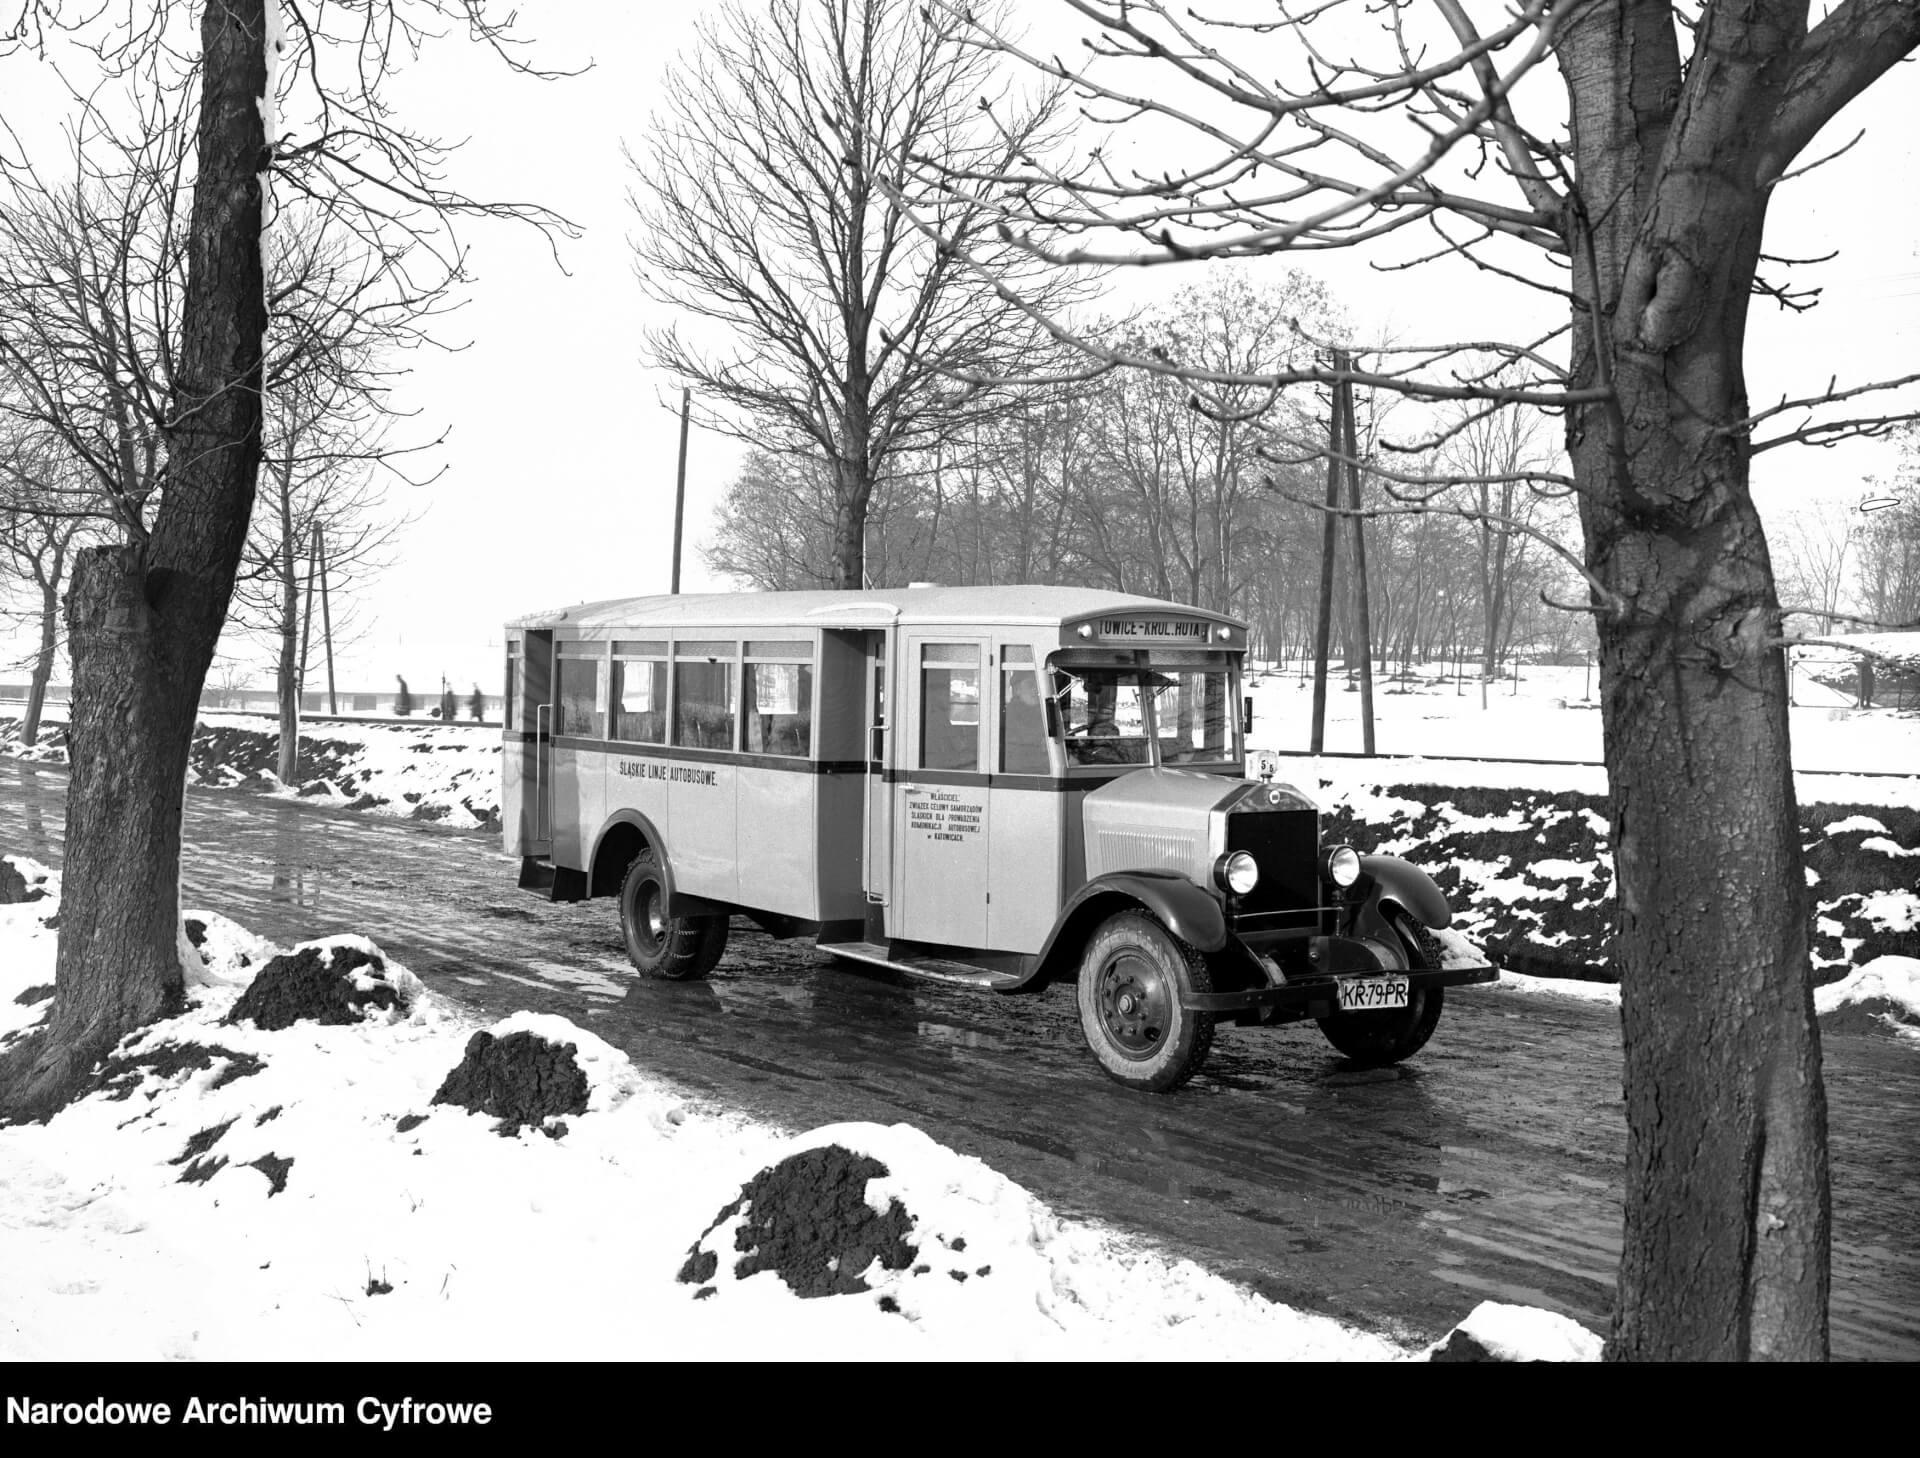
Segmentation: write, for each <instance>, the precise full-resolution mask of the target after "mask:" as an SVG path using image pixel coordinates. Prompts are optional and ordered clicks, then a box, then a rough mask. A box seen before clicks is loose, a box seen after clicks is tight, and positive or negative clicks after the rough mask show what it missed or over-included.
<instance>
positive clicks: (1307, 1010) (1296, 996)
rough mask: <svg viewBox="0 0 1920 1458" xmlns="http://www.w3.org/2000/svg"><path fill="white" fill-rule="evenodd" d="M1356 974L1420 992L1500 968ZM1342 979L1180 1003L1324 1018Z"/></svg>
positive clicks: (1202, 995)
mask: <svg viewBox="0 0 1920 1458" xmlns="http://www.w3.org/2000/svg"><path fill="white" fill-rule="evenodd" d="M1355 974H1356V975H1363V976H1382V977H1386V976H1400V977H1405V978H1406V979H1407V983H1408V987H1409V989H1410V990H1412V991H1418V990H1419V989H1420V988H1423V987H1460V986H1464V985H1467V984H1471V983H1476V982H1492V981H1494V980H1495V979H1497V978H1498V977H1499V976H1500V969H1499V968H1497V967H1495V966H1493V965H1492V964H1491V963H1489V964H1487V965H1485V966H1481V967H1444V968H1440V969H1437V970H1436V969H1432V968H1412V969H1407V970H1404V971H1401V972H1390V971H1388V970H1387V969H1384V968H1380V967H1378V966H1376V967H1374V968H1373V969H1372V970H1371V971H1369V972H1366V973H1361V972H1360V971H1359V969H1357V968H1356V969H1355ZM1338 980H1339V978H1338V977H1337V976H1335V975H1334V974H1331V973H1328V974H1324V975H1323V974H1316V975H1314V976H1311V977H1296V978H1292V979H1290V980H1288V981H1286V982H1282V983H1279V984H1277V985H1275V986H1272V987H1248V988H1240V989H1237V990H1235V991H1231V992H1192V991H1189V992H1186V993H1183V994H1182V996H1181V998H1180V1005H1181V1006H1182V1007H1185V1008H1191V1009H1192V1010H1193V1011H1195V1012H1207V1013H1255V1014H1267V1015H1268V1016H1270V1017H1271V1016H1273V1015H1278V1016H1277V1017H1275V1019H1274V1020H1276V1021H1286V1022H1292V1021H1294V1020H1296V1019H1299V1018H1324V1017H1328V1016H1331V1015H1332V1014H1333V1013H1334V1012H1335V1011H1336V1010H1337V1008H1336V1003H1335V993H1334V984H1335V983H1336V982H1337V981H1338Z"/></svg>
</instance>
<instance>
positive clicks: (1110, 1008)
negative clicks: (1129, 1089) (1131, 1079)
mask: <svg viewBox="0 0 1920 1458" xmlns="http://www.w3.org/2000/svg"><path fill="white" fill-rule="evenodd" d="M1171 1010H1172V1003H1171V998H1170V996H1169V992H1168V988H1167V985H1166V980H1165V979H1164V978H1163V977H1162V976H1161V975H1160V972H1159V969H1157V968H1156V967H1154V966H1153V965H1152V964H1151V963H1149V962H1147V961H1146V960H1145V959H1144V958H1141V957H1137V956H1133V955H1131V954H1125V953H1123V954H1122V955H1120V956H1118V957H1115V958H1114V959H1113V960H1112V961H1111V962H1109V963H1108V964H1107V965H1106V967H1105V968H1103V969H1102V970H1101V974H1100V1021H1101V1025H1102V1027H1103V1028H1104V1029H1105V1031H1106V1034H1107V1037H1108V1039H1109V1040H1110V1041H1111V1042H1112V1043H1113V1044H1114V1046H1116V1047H1118V1048H1120V1049H1122V1050H1124V1051H1125V1052H1127V1053H1130V1054H1136V1055H1145V1054H1150V1053H1152V1052H1154V1051H1155V1050H1156V1049H1158V1048H1159V1046H1160V1045H1161V1043H1163V1042H1164V1041H1165V1040H1166V1036H1167V1026H1168V1023H1169V1022H1170V1021H1171V1018H1170V1013H1171Z"/></svg>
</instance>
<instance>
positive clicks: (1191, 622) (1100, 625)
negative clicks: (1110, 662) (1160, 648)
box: [1093, 618, 1210, 643]
mask: <svg viewBox="0 0 1920 1458" xmlns="http://www.w3.org/2000/svg"><path fill="white" fill-rule="evenodd" d="M1093 626H1094V634H1095V636H1096V637H1100V638H1108V639H1114V640H1118V641H1122V642H1129V643H1204V642H1206V641H1207V633H1208V629H1209V627H1210V625H1209V624H1208V623H1207V622H1206V621H1205V620H1203V619H1200V618H1101V619H1099V620H1098V621H1097V622H1096V623H1095V624H1094V625H1093Z"/></svg>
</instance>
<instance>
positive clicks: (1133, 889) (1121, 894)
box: [1028, 871, 1227, 980]
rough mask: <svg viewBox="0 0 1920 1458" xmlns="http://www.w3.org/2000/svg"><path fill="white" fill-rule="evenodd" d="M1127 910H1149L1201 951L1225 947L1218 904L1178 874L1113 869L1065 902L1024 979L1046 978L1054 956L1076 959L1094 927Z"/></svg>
mask: <svg viewBox="0 0 1920 1458" xmlns="http://www.w3.org/2000/svg"><path fill="white" fill-rule="evenodd" d="M1127 906H1139V907H1143V908H1145V909H1146V910H1148V911H1150V912H1152V913H1153V914H1154V915H1155V916H1156V917H1158V918H1159V920H1160V922H1161V924H1162V925H1164V926H1165V927H1166V929H1167V930H1168V931H1170V932H1172V933H1173V934H1174V935H1175V936H1177V937H1179V938H1180V940H1181V941H1183V942H1186V943H1187V944H1188V945H1189V946H1192V947H1195V948H1198V949H1199V950H1200V951H1202V952H1217V951H1219V950H1220V949H1221V948H1222V947H1224V946H1225V945H1226V944H1227V916H1226V912H1225V911H1224V910H1223V909H1222V908H1221V905H1220V903H1219V902H1218V901H1216V900H1215V899H1214V898H1213V897H1212V896H1209V895H1208V894H1207V893H1206V892H1205V891H1204V890H1202V889H1201V888H1200V887H1198V886H1196V885H1194V884H1193V882H1191V881H1189V880H1188V879H1187V878H1186V877H1185V876H1183V875H1181V874H1180V873H1179V872H1178V871H1114V872H1111V873H1110V874H1108V875H1105V876H1096V877H1095V878H1094V879H1093V880H1091V881H1089V882H1087V884H1086V885H1084V886H1082V887H1081V888H1080V889H1079V890H1078V891H1076V892H1074V894H1073V895H1072V897H1071V898H1069V899H1068V901H1067V904H1066V905H1065V906H1064V907H1062V908H1061V911H1060V915H1059V917H1058V919H1057V920H1055V922H1054V924H1053V931H1052V932H1051V933H1049V935H1048V937H1047V942H1046V945H1045V946H1043V947H1042V948H1041V949H1040V955H1039V956H1038V957H1037V958H1036V959H1035V960H1034V964H1033V970H1032V971H1031V972H1030V973H1029V974H1028V980H1036V979H1039V978H1041V977H1042V976H1043V975H1044V974H1049V973H1050V972H1051V971H1052V969H1053V964H1054V961H1055V958H1056V957H1057V956H1068V955H1074V956H1077V955H1078V949H1079V947H1080V945H1081V944H1082V943H1084V942H1085V941H1086V939H1087V937H1088V936H1090V935H1091V934H1092V931H1093V928H1094V926H1096V925H1097V924H1098V923H1100V922H1102V921H1105V920H1106V919H1107V918H1108V917H1109V916H1111V915H1113V913H1114V912H1116V911H1119V910H1122V909H1124V908H1125V907H1127Z"/></svg>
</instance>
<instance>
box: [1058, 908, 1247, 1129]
mask: <svg viewBox="0 0 1920 1458" xmlns="http://www.w3.org/2000/svg"><path fill="white" fill-rule="evenodd" d="M1183 986H1185V987H1190V988H1192V989H1193V990H1194V991H1195V992H1211V991H1212V990H1213V983H1212V982H1211V980H1209V978H1208V976H1207V960H1206V958H1205V957H1203V956H1201V955H1200V953H1199V952H1197V951H1195V950H1194V949H1193V948H1192V947H1190V946H1188V945H1187V944H1186V943H1185V942H1183V941H1182V940H1180V938H1179V937H1176V936H1175V935H1174V934H1173V933H1172V932H1170V931H1168V930H1167V929H1166V927H1164V926H1162V925H1161V924H1160V923H1159V921H1157V920H1156V919H1155V918H1154V917H1153V916H1152V915H1151V914H1149V913H1148V912H1145V911H1141V910H1138V909H1130V910H1127V911H1120V912H1116V913H1114V914H1113V915H1112V916H1110V917H1108V918H1107V919H1106V920H1105V921H1104V922H1102V923H1101V924H1100V926H1099V928H1098V929H1097V930H1096V931H1095V932H1094V934H1093V937H1092V939H1091V940H1089V941H1088V943H1087V945H1086V950H1085V951H1084V952H1083V953H1082V954H1081V958H1080V976H1079V987H1078V991H1077V993H1076V1000H1077V1001H1078V1003H1079V1007H1080V1031H1081V1033H1082V1034H1083V1035H1085V1037H1086V1040H1087V1047H1088V1048H1090V1049H1091V1050H1092V1051H1093V1056H1094V1058H1095V1059H1097V1060H1098V1061H1099V1064H1100V1066H1101V1067H1102V1068H1103V1069H1105V1070H1106V1073H1107V1076H1108V1077H1109V1078H1111V1079H1113V1080H1114V1081H1115V1082H1117V1083H1122V1084H1125V1085H1126V1086H1127V1087H1128V1088H1133V1089H1142V1090H1145V1091H1146V1092H1149V1093H1168V1092H1170V1091H1172V1090H1173V1089H1176V1088H1178V1087H1180V1085H1181V1084H1183V1083H1185V1082H1186V1081H1187V1080H1188V1079H1190V1078H1192V1077H1193V1075H1194V1074H1195V1073H1197V1072H1199V1070H1200V1065H1201V1064H1203V1063H1205V1062H1206V1060H1207V1053H1208V1052H1209V1051H1210V1050H1211V1049H1212V1047H1213V1026H1214V1016H1213V1014H1212V1013H1203V1012H1194V1011H1193V1010H1191V1009H1189V1008H1184V1007H1182V1006H1180V991H1181V988H1182V987H1183ZM1127 992H1130V993H1132V994H1133V995H1135V996H1140V995H1142V994H1144V995H1145V997H1146V1000H1147V1002H1146V1006H1147V1011H1146V1014H1145V1015H1144V1016H1143V1017H1142V1018H1140V1019H1139V1020H1138V1022H1139V1024H1140V1026H1139V1029H1138V1032H1137V1033H1135V1034H1133V1035H1132V1036H1128V1035H1127V1033H1126V1031H1125V1026H1126V1025H1127V1024H1128V1023H1130V1022H1133V1021H1134V1020H1133V1019H1130V1018H1129V1017H1127V1015H1126V1014H1124V1013H1123V1012H1122V1011H1121V1010H1120V1009H1119V1008H1118V1007H1117V1006H1115V1005H1114V1004H1115V998H1116V996H1117V995H1118V994H1120V993H1127Z"/></svg>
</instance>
